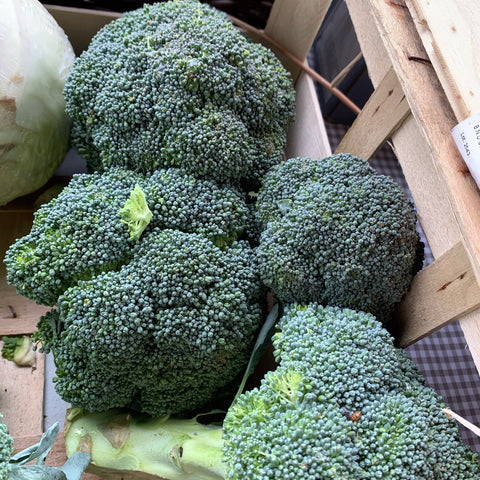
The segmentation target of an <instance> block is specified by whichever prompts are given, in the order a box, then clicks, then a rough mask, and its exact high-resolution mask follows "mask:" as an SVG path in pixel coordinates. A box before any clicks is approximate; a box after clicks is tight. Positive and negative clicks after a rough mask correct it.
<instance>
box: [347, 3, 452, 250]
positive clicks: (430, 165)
mask: <svg viewBox="0 0 480 480" xmlns="http://www.w3.org/2000/svg"><path fill="white" fill-rule="evenodd" d="M346 3H347V6H348V10H349V13H350V17H351V19H352V22H353V24H354V27H355V32H356V34H357V38H358V41H359V43H360V47H361V49H362V52H363V55H364V58H365V61H366V63H367V67H368V73H369V76H370V79H371V80H372V83H373V85H374V86H375V87H378V86H379V84H380V81H381V80H382V78H384V76H385V75H386V74H387V72H388V71H389V69H391V68H392V62H391V60H390V58H389V57H388V55H387V51H386V50H385V48H384V47H383V41H382V38H381V37H380V34H379V32H378V29H377V27H376V24H375V20H374V18H373V16H372V14H371V11H370V8H369V1H368V0H347V1H346ZM392 145H393V148H394V152H395V155H396V157H397V159H398V161H399V162H400V164H401V167H402V171H403V174H404V176H405V179H406V180H407V183H408V186H409V189H410V192H411V194H412V196H413V199H414V201H415V205H416V206H417V208H418V217H419V221H420V224H421V225H422V228H423V231H424V232H425V234H426V236H427V239H428V243H429V246H430V248H431V250H432V253H433V255H434V257H435V258H438V257H439V256H440V255H442V254H443V253H445V252H446V251H448V250H449V249H450V248H452V247H453V246H454V245H455V244H456V243H457V242H459V241H460V239H461V236H460V230H459V228H458V224H457V221H456V219H455V215H454V213H453V210H452V207H451V204H450V201H449V195H448V191H447V187H446V185H445V182H444V180H443V179H442V178H440V176H439V174H438V171H437V168H436V166H435V161H434V159H433V156H432V152H431V150H430V149H429V148H428V145H427V143H426V142H425V139H424V136H423V134H422V133H421V132H420V130H419V128H418V125H417V122H416V120H415V119H414V118H413V117H412V116H411V115H410V116H409V117H408V118H407V119H406V120H405V121H404V122H403V124H402V126H401V128H399V129H398V130H397V131H396V132H394V134H393V135H392ZM432 192H435V193H434V194H435V200H434V201H432Z"/></svg>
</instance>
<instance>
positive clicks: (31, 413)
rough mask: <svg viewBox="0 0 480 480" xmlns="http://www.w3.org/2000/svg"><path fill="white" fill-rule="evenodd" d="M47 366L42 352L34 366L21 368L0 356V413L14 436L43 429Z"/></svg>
mask: <svg viewBox="0 0 480 480" xmlns="http://www.w3.org/2000/svg"><path fill="white" fill-rule="evenodd" d="M1 346H3V342H0V348H1ZM44 365H45V358H44V356H43V355H40V354H37V355H36V366H35V367H18V366H17V365H15V364H14V363H13V362H10V361H8V360H5V359H4V358H0V382H1V384H0V412H1V413H2V414H3V417H4V418H3V421H4V422H5V423H6V425H7V426H8V429H9V432H10V435H12V437H21V436H25V435H39V434H41V433H42V432H43V386H44V382H45V368H44Z"/></svg>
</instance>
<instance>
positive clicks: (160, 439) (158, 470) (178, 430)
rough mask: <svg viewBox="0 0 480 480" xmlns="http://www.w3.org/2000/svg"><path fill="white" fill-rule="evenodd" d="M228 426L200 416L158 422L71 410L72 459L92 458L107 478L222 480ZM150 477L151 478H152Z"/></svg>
mask: <svg viewBox="0 0 480 480" xmlns="http://www.w3.org/2000/svg"><path fill="white" fill-rule="evenodd" d="M222 433H223V431H222V428H221V426H218V425H204V424H202V423H199V422H198V420H197V418H191V419H179V418H172V417H169V416H164V417H159V418H154V417H146V416H144V415H141V414H138V413H130V412H128V413H127V412H124V411H120V410H109V411H107V412H103V413H83V412H82V411H81V410H79V409H71V410H69V411H68V412H67V415H66V421H65V428H64V435H65V444H66V451H67V455H68V456H70V455H72V454H73V453H74V452H78V451H82V452H85V453H89V454H91V462H90V466H89V468H88V471H90V472H92V473H96V474H97V475H100V476H101V477H102V478H106V479H108V478H118V475H119V474H122V475H126V476H127V478H149V479H152V480H153V479H169V480H182V479H190V478H195V479H196V480H219V479H223V478H225V473H224V464H223V461H222V458H223V457H222V446H223V440H222ZM146 475H148V476H146Z"/></svg>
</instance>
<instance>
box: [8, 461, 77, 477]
mask: <svg viewBox="0 0 480 480" xmlns="http://www.w3.org/2000/svg"><path fill="white" fill-rule="evenodd" d="M8 479H9V480H68V479H67V477H66V476H65V474H64V473H63V472H62V471H61V470H58V468H54V467H47V466H45V465H22V466H14V467H12V468H11V470H9V472H8Z"/></svg>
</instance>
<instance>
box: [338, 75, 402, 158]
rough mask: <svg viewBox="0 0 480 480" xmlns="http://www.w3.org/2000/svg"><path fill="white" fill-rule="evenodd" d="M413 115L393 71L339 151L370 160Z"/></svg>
mask: <svg viewBox="0 0 480 480" xmlns="http://www.w3.org/2000/svg"><path fill="white" fill-rule="evenodd" d="M409 114H410V107H409V106H408V103H407V101H406V99H405V95H404V94H403V90H402V87H401V86H400V84H399V83H398V79H397V75H396V74H395V72H394V71H393V69H391V68H390V69H389V71H388V72H387V74H386V75H385V77H383V79H382V80H381V82H380V84H379V85H378V87H377V88H376V89H375V91H374V93H373V94H372V95H371V96H370V98H369V99H368V101H367V103H366V104H365V105H364V107H363V109H362V111H361V112H360V114H359V115H358V116H357V118H356V119H355V121H354V122H353V124H352V126H351V127H350V128H349V129H348V131H347V133H346V135H345V136H344V137H343V139H342V141H341V142H340V144H339V145H338V147H337V149H336V153H339V152H345V153H352V154H353V155H357V156H358V157H360V158H363V159H365V160H370V159H371V158H372V157H373V156H374V155H375V153H377V151H378V150H379V149H380V148H381V147H382V146H383V145H384V144H385V142H386V140H387V139H388V138H389V137H390V136H391V135H392V134H393V133H394V132H395V130H397V128H398V127H399V126H400V124H401V123H402V122H403V121H404V120H405V118H407V116H408V115H409Z"/></svg>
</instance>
